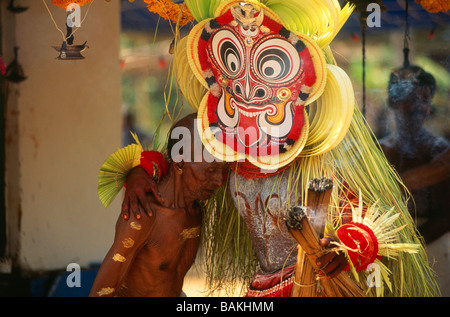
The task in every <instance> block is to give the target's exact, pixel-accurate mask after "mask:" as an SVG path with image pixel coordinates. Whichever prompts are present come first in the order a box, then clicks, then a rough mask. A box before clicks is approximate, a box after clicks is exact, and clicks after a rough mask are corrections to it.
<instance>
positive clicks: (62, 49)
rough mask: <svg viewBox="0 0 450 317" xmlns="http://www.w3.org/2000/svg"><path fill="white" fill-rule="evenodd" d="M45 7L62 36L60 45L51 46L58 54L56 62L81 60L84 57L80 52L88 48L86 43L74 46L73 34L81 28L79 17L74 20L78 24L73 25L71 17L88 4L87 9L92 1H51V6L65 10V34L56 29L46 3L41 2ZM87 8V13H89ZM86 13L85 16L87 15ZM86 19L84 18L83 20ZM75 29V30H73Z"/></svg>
mask: <svg viewBox="0 0 450 317" xmlns="http://www.w3.org/2000/svg"><path fill="white" fill-rule="evenodd" d="M43 2H44V5H45V7H46V8H47V11H48V13H49V15H50V17H51V19H52V21H53V23H54V25H55V27H56V29H57V30H58V31H59V32H60V33H61V36H62V44H61V45H59V46H53V48H54V49H55V50H56V51H57V52H59V55H58V57H56V59H58V60H64V61H67V60H81V59H84V58H85V57H84V56H83V55H82V52H83V51H85V50H86V49H87V48H89V46H88V45H86V43H87V42H84V43H83V44H81V45H74V44H73V43H74V40H75V37H74V33H75V32H76V31H77V30H78V29H79V28H80V26H81V17H79V16H78V17H75V19H78V22H79V24H78V25H76V24H73V23H72V22H73V20H72V17H73V16H74V15H76V14H79V11H77V8H78V9H79V8H80V7H81V6H83V5H85V4H88V3H89V8H90V6H91V5H92V3H93V0H70V1H68V0H52V4H53V5H55V6H58V7H60V8H61V9H63V10H66V12H67V16H66V23H65V26H66V32H65V34H64V32H63V31H62V30H61V29H60V28H59V27H58V25H57V24H56V22H55V19H54V18H53V14H52V12H51V11H50V9H49V7H48V6H47V3H46V2H45V0H43ZM89 8H88V10H87V12H88V11H89ZM87 12H86V15H87ZM85 18H86V16H85V17H84V18H83V21H84V19H85ZM75 27H76V28H75Z"/></svg>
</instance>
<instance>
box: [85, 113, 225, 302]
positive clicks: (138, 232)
mask: <svg viewBox="0 0 450 317" xmlns="http://www.w3.org/2000/svg"><path fill="white" fill-rule="evenodd" d="M194 118H195V114H193V115H189V116H187V117H185V118H183V119H182V120H180V121H179V122H178V123H177V124H176V125H175V126H174V128H175V127H187V128H189V131H190V132H191V134H190V135H191V136H192V135H194V136H195V137H198V134H197V133H193V132H194V131H196V129H195V128H194ZM171 131H173V128H172V130H171ZM195 137H194V138H190V140H187V142H194V139H195ZM191 139H192V140H191ZM176 142H186V140H185V139H184V138H183V139H182V140H180V141H178V139H174V137H173V135H172V134H171V138H170V139H169V145H168V150H169V152H168V153H171V152H172V151H171V149H172V147H173V145H174V144H175V143H176ZM183 144H184V143H183ZM178 145H179V144H178ZM191 145H192V144H191ZM188 148H189V149H190V148H191V147H190V146H189V147H188ZM205 152H206V151H205ZM186 155H188V156H187V157H186V156H185V155H184V153H182V154H181V159H180V157H173V155H172V157H171V158H172V162H171V163H170V169H169V173H168V175H167V176H166V177H165V178H164V179H162V180H161V181H160V182H159V183H158V185H157V189H158V191H159V193H160V194H161V198H162V200H163V201H164V202H163V203H162V204H159V203H158V204H156V201H155V200H154V198H153V196H151V197H150V196H148V198H149V199H148V201H147V203H148V204H149V205H150V206H151V207H152V215H151V216H150V217H139V219H137V218H136V217H134V216H133V215H132V216H131V218H130V219H128V220H125V219H124V218H123V217H119V219H118V220H117V224H116V234H115V238H114V243H113V245H112V247H111V248H110V250H109V252H108V253H107V255H106V257H105V259H104V261H103V263H102V265H101V267H100V270H99V272H98V274H97V277H96V279H95V281H94V284H93V286H92V289H91V293H90V296H140V297H142V296H151V297H161V296H164V297H169V296H173V297H177V296H180V295H181V294H182V287H183V280H184V277H185V275H186V273H187V272H188V270H189V268H190V267H191V266H192V264H193V263H194V260H195V257H196V254H197V250H198V246H199V243H200V229H201V223H202V209H201V207H200V205H199V204H198V200H206V199H208V198H209V197H210V195H211V194H212V193H213V192H214V190H215V189H216V188H218V187H220V186H221V185H222V183H223V181H224V178H223V175H224V169H227V168H228V167H227V165H226V164H225V163H221V162H217V161H215V160H210V159H208V158H205V157H204V156H203V155H202V157H201V158H200V159H199V158H194V157H193V156H192V155H193V154H191V153H188V154H186ZM176 162H177V163H176ZM208 162H212V163H208ZM136 169H142V168H141V167H137V168H136ZM131 177H132V176H131ZM129 180H130V181H133V180H132V179H129Z"/></svg>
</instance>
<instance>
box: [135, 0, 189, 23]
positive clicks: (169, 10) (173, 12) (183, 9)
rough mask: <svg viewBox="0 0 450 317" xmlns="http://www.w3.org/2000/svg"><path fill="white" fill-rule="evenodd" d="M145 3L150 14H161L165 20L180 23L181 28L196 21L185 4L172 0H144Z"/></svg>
mask: <svg viewBox="0 0 450 317" xmlns="http://www.w3.org/2000/svg"><path fill="white" fill-rule="evenodd" d="M129 1H130V0H129ZM130 2H133V1H130ZM144 2H145V3H147V9H148V10H149V11H150V12H153V13H156V14H159V15H160V16H161V17H162V18H164V19H165V20H170V21H172V22H174V23H178V24H179V25H180V26H183V25H186V24H188V23H189V22H191V21H194V17H193V16H192V14H191V13H190V12H189V10H188V8H187V6H185V5H184V4H183V3H181V4H176V3H174V2H172V1H170V0H144Z"/></svg>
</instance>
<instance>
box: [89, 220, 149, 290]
mask: <svg viewBox="0 0 450 317" xmlns="http://www.w3.org/2000/svg"><path fill="white" fill-rule="evenodd" d="M153 219H154V218H153V217H145V219H141V220H136V219H134V218H133V219H130V221H126V220H124V219H123V218H122V217H119V219H118V220H117V224H116V234H115V237H114V243H113V245H112V246H111V248H110V249H109V251H108V253H107V254H106V256H105V259H104V260H103V263H102V265H101V266H100V269H99V271H98V273H97V276H96V278H95V281H94V284H93V286H92V288H91V292H90V294H89V296H91V297H96V296H101V297H106V296H114V295H115V294H116V292H117V291H118V290H119V288H120V286H121V285H122V283H123V280H124V278H125V276H126V274H127V272H128V271H129V269H130V266H131V265H132V262H133V259H134V258H135V256H136V254H137V253H138V251H139V250H140V249H141V247H142V246H143V245H144V242H145V241H146V240H147V238H148V235H149V232H151V230H150V229H149V228H150V227H151V225H152V223H153Z"/></svg>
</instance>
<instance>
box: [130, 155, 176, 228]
mask: <svg viewBox="0 0 450 317" xmlns="http://www.w3.org/2000/svg"><path fill="white" fill-rule="evenodd" d="M167 172H168V162H167V160H166V159H165V157H164V155H163V154H161V153H159V152H156V151H144V152H142V157H141V164H140V165H139V166H136V167H135V168H133V169H132V170H131V171H130V172H129V173H128V175H127V183H126V190H125V196H124V199H123V203H122V217H123V218H124V219H125V220H128V219H129V218H130V216H131V215H134V216H135V217H136V218H137V219H140V218H141V217H142V215H144V214H147V215H149V216H151V215H152V208H151V207H150V205H149V204H148V200H147V197H146V196H147V194H151V195H152V196H153V198H155V200H156V201H157V202H158V203H160V204H162V203H164V200H163V199H162V197H161V194H160V193H159V191H158V188H157V186H156V184H157V182H158V180H160V179H162V178H164V177H165V176H166V175H167Z"/></svg>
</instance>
